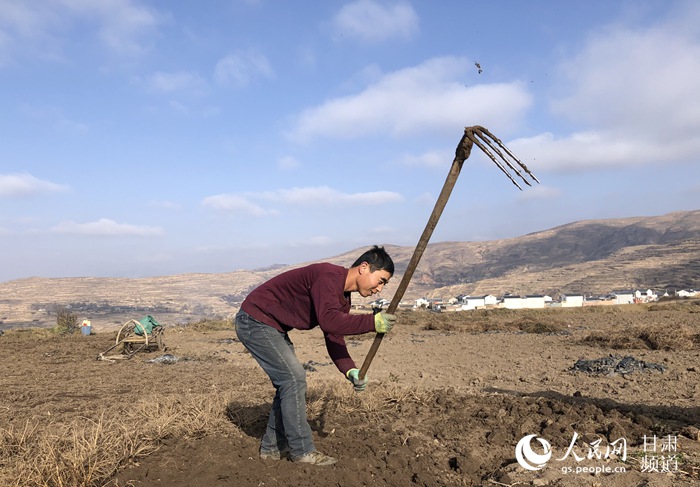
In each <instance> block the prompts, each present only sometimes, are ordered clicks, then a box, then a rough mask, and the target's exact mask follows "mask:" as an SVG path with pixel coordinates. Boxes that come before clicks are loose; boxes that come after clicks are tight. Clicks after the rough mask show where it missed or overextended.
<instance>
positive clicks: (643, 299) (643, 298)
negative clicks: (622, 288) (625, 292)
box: [634, 289, 659, 303]
mask: <svg viewBox="0 0 700 487" xmlns="http://www.w3.org/2000/svg"><path fill="white" fill-rule="evenodd" d="M634 299H635V301H637V302H638V303H649V302H651V301H656V300H658V299H659V297H658V296H657V295H656V293H655V292H654V291H652V290H651V289H647V290H646V292H642V291H639V290H637V291H635V292H634Z"/></svg>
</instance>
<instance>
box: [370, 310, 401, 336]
mask: <svg viewBox="0 0 700 487" xmlns="http://www.w3.org/2000/svg"><path fill="white" fill-rule="evenodd" d="M395 321H396V315H390V314H389V313H377V314H376V315H374V329H375V330H377V333H389V332H390V331H391V329H392V328H393V326H394V322H395Z"/></svg>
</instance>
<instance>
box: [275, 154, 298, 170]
mask: <svg viewBox="0 0 700 487" xmlns="http://www.w3.org/2000/svg"><path fill="white" fill-rule="evenodd" d="M277 167H278V168H279V169H281V170H283V171H291V170H293V169H298V168H299V167H301V163H300V162H299V161H298V160H297V159H296V158H294V157H292V156H284V157H281V158H280V159H278V161H277Z"/></svg>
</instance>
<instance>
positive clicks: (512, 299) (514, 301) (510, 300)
mask: <svg viewBox="0 0 700 487" xmlns="http://www.w3.org/2000/svg"><path fill="white" fill-rule="evenodd" d="M501 307H502V308H508V309H522V308H524V307H525V300H524V299H523V298H522V297H520V296H514V295H512V294H506V295H505V296H503V298H502V299H501Z"/></svg>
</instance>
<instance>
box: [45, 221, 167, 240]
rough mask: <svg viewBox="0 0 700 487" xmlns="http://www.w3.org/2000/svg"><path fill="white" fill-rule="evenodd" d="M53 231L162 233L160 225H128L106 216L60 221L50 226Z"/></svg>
mask: <svg viewBox="0 0 700 487" xmlns="http://www.w3.org/2000/svg"><path fill="white" fill-rule="evenodd" d="M51 232H53V233H62V234H70V235H92V236H106V237H114V236H134V237H156V236H160V235H163V233H164V232H163V229H161V228H160V227H148V226H138V225H130V224H128V223H117V222H115V221H114V220H110V219H108V218H101V219H99V220H97V221H94V222H88V223H76V222H73V221H65V222H61V223H59V224H58V225H56V226H55V227H52V228H51Z"/></svg>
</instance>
